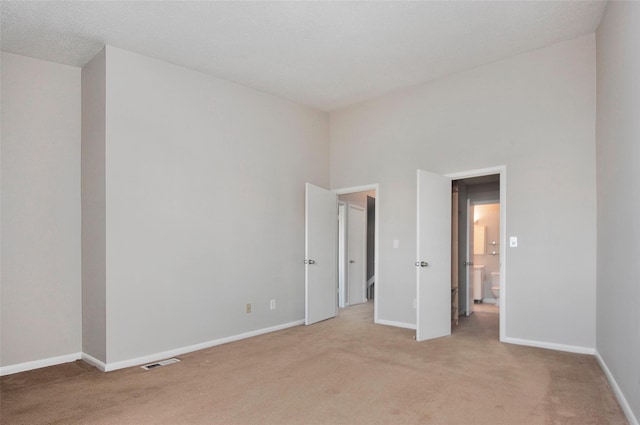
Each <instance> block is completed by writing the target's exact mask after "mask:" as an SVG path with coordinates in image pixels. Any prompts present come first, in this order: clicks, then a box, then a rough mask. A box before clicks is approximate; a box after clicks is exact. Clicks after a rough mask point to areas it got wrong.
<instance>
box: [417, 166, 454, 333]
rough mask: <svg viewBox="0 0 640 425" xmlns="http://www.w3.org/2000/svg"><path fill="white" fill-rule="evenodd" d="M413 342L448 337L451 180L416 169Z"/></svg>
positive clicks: (449, 331) (449, 323)
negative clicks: (414, 321)
mask: <svg viewBox="0 0 640 425" xmlns="http://www.w3.org/2000/svg"><path fill="white" fill-rule="evenodd" d="M417 192H418V194H417V198H418V199H417V203H418V217H417V255H416V275H417V276H416V278H417V279H416V280H417V289H416V293H417V295H416V301H417V303H416V309H417V312H416V340H418V341H424V340H426V339H433V338H438V337H441V336H446V335H450V334H451V180H450V179H449V178H447V177H444V176H440V175H437V174H433V173H429V172H427V171H423V170H418V190H417Z"/></svg>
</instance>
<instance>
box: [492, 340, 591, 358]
mask: <svg viewBox="0 0 640 425" xmlns="http://www.w3.org/2000/svg"><path fill="white" fill-rule="evenodd" d="M502 342H506V343H507V344H514V345H526V346H528V347H537V348H545V349H547V350H555V351H566V352H568V353H577V354H591V355H594V354H595V353H596V350H595V348H589V347H581V346H579V345H566V344H556V343H553V342H542V341H533V340H530V339H519V338H504V339H502Z"/></svg>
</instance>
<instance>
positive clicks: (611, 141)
mask: <svg viewBox="0 0 640 425" xmlns="http://www.w3.org/2000/svg"><path fill="white" fill-rule="evenodd" d="M639 52H640V3H637V2H619V1H615V2H609V3H608V4H607V8H606V10H605V13H604V16H603V19H602V22H601V23H600V26H599V27H598V32H597V53H598V63H597V70H598V102H597V113H598V120H597V129H598V130H597V143H596V148H597V170H598V303H597V313H598V321H597V345H596V348H597V350H598V353H599V355H600V356H601V358H602V360H603V361H604V363H605V365H606V368H608V370H609V371H610V373H611V374H612V376H613V378H614V379H615V381H616V382H617V386H618V387H619V390H620V391H621V395H622V399H621V402H622V403H621V404H622V406H623V408H624V409H625V411H626V413H627V416H628V417H630V418H631V417H632V415H635V420H634V421H635V422H634V421H632V420H631V419H630V423H636V424H637V423H638V420H639V419H640V361H638V359H640V313H639V311H640V310H639V309H638V301H639V300H640V271H639V270H640V269H639V268H638V259H639V258H640V214H639V213H638V210H639V208H640V191H639V190H638V188H639V187H640V167H639V164H640V119H639V117H640V86H639V85H638V81H640V80H639V79H638V76H640V55H639ZM614 389H615V387H614ZM632 412H633V413H632Z"/></svg>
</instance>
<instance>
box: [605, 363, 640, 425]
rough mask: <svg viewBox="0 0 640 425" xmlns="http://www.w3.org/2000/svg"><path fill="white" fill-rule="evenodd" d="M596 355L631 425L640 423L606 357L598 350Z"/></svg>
mask: <svg viewBox="0 0 640 425" xmlns="http://www.w3.org/2000/svg"><path fill="white" fill-rule="evenodd" d="M595 356H596V359H597V360H598V363H599V364H600V367H601V368H602V371H603V372H604V374H605V376H606V377H607V379H608V380H609V385H611V388H612V389H613V393H614V394H615V395H616V398H617V399H618V403H620V407H621V408H622V411H623V412H624V415H625V416H626V417H627V420H628V421H629V425H640V424H639V423H638V418H636V416H635V415H634V414H633V410H631V406H630V405H629V402H627V398H626V397H625V396H624V393H623V392H622V390H621V389H620V386H618V383H617V382H616V378H614V376H613V374H612V373H611V371H610V370H609V367H608V366H607V364H606V363H605V361H604V359H603V358H602V356H600V353H598V351H597V350H596V353H595Z"/></svg>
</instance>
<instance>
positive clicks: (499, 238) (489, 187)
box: [448, 167, 506, 341]
mask: <svg viewBox="0 0 640 425" xmlns="http://www.w3.org/2000/svg"><path fill="white" fill-rule="evenodd" d="M448 177H451V179H452V191H455V192H457V198H458V205H457V209H458V220H457V223H456V224H457V227H458V234H457V237H453V233H455V232H454V231H452V259H454V258H455V257H456V256H457V257H458V258H457V261H456V263H457V269H456V270H455V271H454V268H455V266H453V264H452V287H453V286H454V285H455V282H454V279H455V274H456V272H457V274H458V276H457V279H458V281H457V286H458V297H457V302H458V311H459V316H460V317H464V316H466V317H468V316H470V315H472V314H474V313H481V314H498V315H499V320H498V323H499V328H500V329H499V335H500V340H501V341H502V340H504V338H505V328H506V314H504V312H505V308H506V307H505V306H506V296H505V295H506V285H505V281H506V276H505V275H506V259H505V252H506V249H505V247H506V245H505V241H506V222H505V221H506V220H505V218H506V170H505V167H496V168H491V169H484V170H477V171H470V172H466V173H458V174H454V175H449V176H448ZM452 224H453V223H452ZM453 227H454V226H452V228H453Z"/></svg>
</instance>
